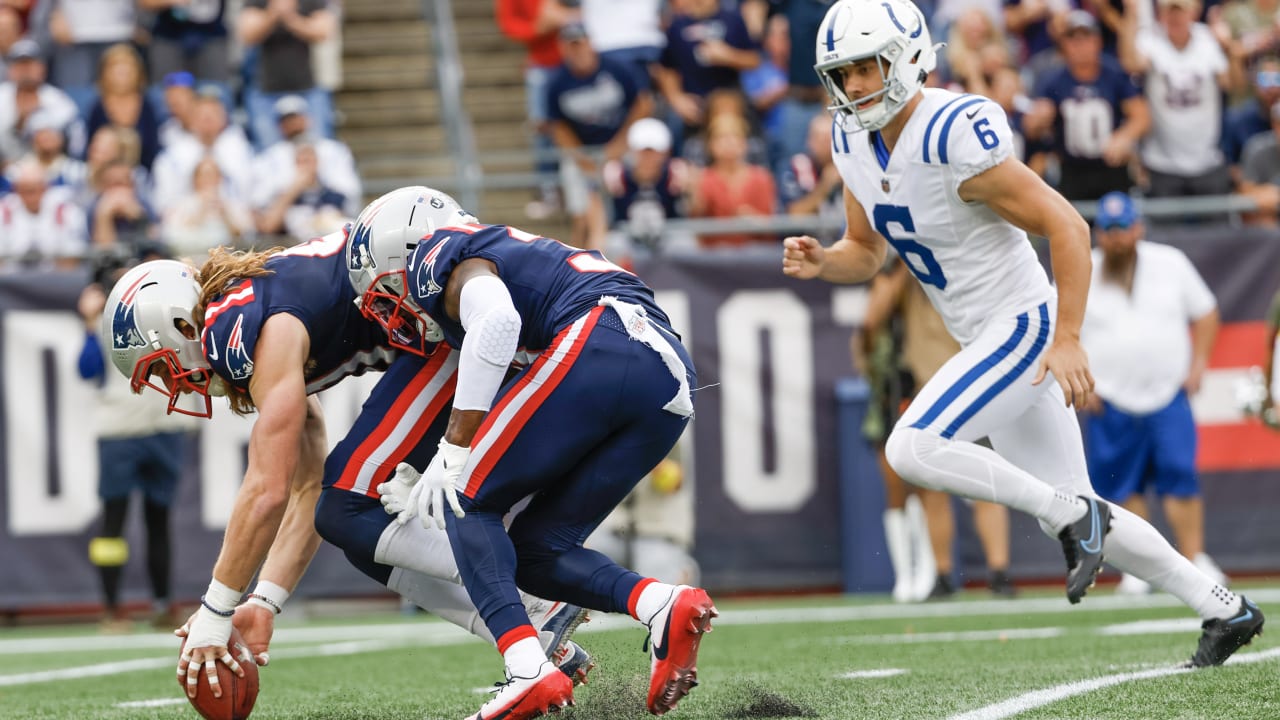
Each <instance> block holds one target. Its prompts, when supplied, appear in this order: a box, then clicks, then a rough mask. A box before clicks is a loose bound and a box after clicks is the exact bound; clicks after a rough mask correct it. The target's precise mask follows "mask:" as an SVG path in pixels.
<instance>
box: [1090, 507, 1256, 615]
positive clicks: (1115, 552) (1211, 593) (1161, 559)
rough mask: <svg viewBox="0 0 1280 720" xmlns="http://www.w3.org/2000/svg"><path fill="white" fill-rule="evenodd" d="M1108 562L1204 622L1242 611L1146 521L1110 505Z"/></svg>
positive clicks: (1105, 546) (1233, 596)
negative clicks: (1161, 591) (1172, 599)
mask: <svg viewBox="0 0 1280 720" xmlns="http://www.w3.org/2000/svg"><path fill="white" fill-rule="evenodd" d="M1103 552H1104V553H1105V554H1106V556H1107V562H1109V563H1111V564H1112V565H1114V566H1116V567H1117V568H1119V569H1121V570H1123V571H1124V572H1127V573H1129V574H1130V575H1134V576H1136V577H1138V578H1141V579H1142V580H1146V581H1147V582H1149V583H1151V585H1152V586H1153V587H1157V588H1159V589H1161V590H1164V591H1166V592H1168V593H1170V594H1171V595H1173V596H1174V597H1176V598H1178V599H1179V600H1181V601H1182V602H1184V603H1186V604H1187V606H1188V607H1190V608H1191V609H1192V610H1194V611H1196V614H1197V615H1199V616H1200V617H1202V618H1204V619H1205V620H1213V619H1218V620H1222V619H1226V618H1229V617H1231V616H1232V615H1235V614H1236V613H1237V612H1239V611H1240V599H1239V598H1237V597H1236V594H1235V593H1233V592H1231V591H1230V590H1228V589H1226V588H1224V587H1222V586H1221V585H1219V584H1217V583H1216V582H1214V581H1213V579H1212V578H1210V577H1209V576H1208V575H1205V574H1204V573H1203V572H1201V571H1200V570H1199V569H1197V568H1196V566H1195V565H1194V564H1193V563H1192V562H1191V561H1190V560H1188V559H1187V558H1185V557H1183V556H1182V554H1181V553H1179V552H1178V551H1177V550H1174V549H1173V546H1172V545H1170V544H1169V541H1168V540H1166V539H1165V538H1164V536H1163V535H1161V534H1160V533H1159V532H1157V531H1156V529H1155V528H1154V527H1152V526H1151V524H1150V523H1148V522H1147V521H1146V520H1143V519H1142V518H1141V517H1138V516H1137V515H1134V514H1133V513H1131V512H1129V511H1128V510H1126V509H1124V508H1123V507H1121V506H1119V505H1115V504H1112V505H1111V532H1109V533H1107V537H1106V540H1105V541H1104V544H1103Z"/></svg>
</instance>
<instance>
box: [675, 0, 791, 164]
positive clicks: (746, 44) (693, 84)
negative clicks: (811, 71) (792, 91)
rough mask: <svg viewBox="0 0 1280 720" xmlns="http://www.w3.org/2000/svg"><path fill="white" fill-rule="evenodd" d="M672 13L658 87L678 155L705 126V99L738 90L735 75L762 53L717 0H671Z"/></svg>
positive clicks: (731, 12) (735, 16) (739, 19)
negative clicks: (667, 109)
mask: <svg viewBox="0 0 1280 720" xmlns="http://www.w3.org/2000/svg"><path fill="white" fill-rule="evenodd" d="M672 9H673V11H674V14H673V15H672V18H671V24H670V25H669V26H668V27H667V47H666V49H665V50H663V53H662V64H661V66H659V68H658V69H657V77H656V86H657V88H658V90H659V91H660V92H661V93H662V96H663V97H664V98H665V99H666V101H667V104H668V105H670V107H671V110H672V112H673V113H674V114H675V117H674V118H672V121H671V126H672V134H673V137H674V139H675V144H676V148H677V152H679V149H680V146H681V145H683V143H684V138H685V137H687V136H690V135H693V134H694V133H696V132H697V131H698V130H700V129H701V128H704V127H706V125H707V122H708V118H707V114H706V113H707V107H706V99H707V96H708V95H709V94H710V93H711V92H712V91H713V90H718V89H734V90H736V89H737V88H738V87H739V74H740V73H741V72H742V71H744V70H750V69H752V68H754V67H756V66H757V65H759V64H760V52H759V50H758V49H757V47H756V43H755V41H754V40H752V38H751V35H750V34H749V33H748V32H747V26H746V24H745V23H744V22H743V19H742V15H741V14H740V13H739V12H738V11H737V10H729V9H722V8H721V7H720V4H719V2H718V1H717V0H675V2H673V4H672ZM809 44H810V45H812V44H813V43H812V40H810V42H809ZM810 64H812V62H810Z"/></svg>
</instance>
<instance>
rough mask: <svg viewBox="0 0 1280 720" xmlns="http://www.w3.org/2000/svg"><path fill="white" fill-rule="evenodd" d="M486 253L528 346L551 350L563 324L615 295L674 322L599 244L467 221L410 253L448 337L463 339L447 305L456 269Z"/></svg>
mask: <svg viewBox="0 0 1280 720" xmlns="http://www.w3.org/2000/svg"><path fill="white" fill-rule="evenodd" d="M470 258H484V259H485V260H489V261H491V262H493V263H494V265H496V266H497V268H498V277H499V278H501V280H502V282H503V283H504V284H505V285H506V286H507V290H508V291H509V292H510V293H511V300H512V302H513V303H514V305H515V308H516V311H517V312H518V313H520V321H521V326H520V341H519V344H520V347H521V348H523V349H525V350H527V351H530V352H540V351H542V350H545V349H546V348H547V347H548V346H549V345H550V344H551V342H552V340H554V339H555V337H556V335H557V334H558V333H559V332H560V330H562V329H564V328H565V327H567V326H569V325H570V324H572V323H573V322H574V321H576V320H577V319H578V318H580V317H582V316H583V315H585V314H586V313H587V312H588V311H590V310H591V309H592V308H594V307H596V305H597V304H598V301H599V300H600V298H601V297H602V296H605V295H612V296H614V297H617V298H619V299H621V300H624V301H626V302H631V303H636V304H638V305H642V306H644V307H645V309H646V310H647V311H648V313H649V315H650V317H653V318H655V319H657V320H659V321H660V322H662V323H664V324H667V325H670V321H669V320H668V319H667V316H666V314H665V313H663V312H662V310H660V309H659V308H658V306H657V304H656V303H655V302H654V299H653V291H652V290H650V289H649V288H648V286H646V285H645V284H644V283H643V282H641V281H640V279H639V278H637V277H636V276H635V275H633V274H631V273H629V272H627V271H626V270H623V269H622V268H620V267H618V266H617V265H614V264H613V263H611V262H609V261H608V260H606V259H605V258H604V256H603V255H601V254H600V253H599V252H598V251H595V250H582V249H579V248H573V247H569V246H568V245H565V244H563V243H561V242H559V241H556V240H552V239H550V238H544V237H538V236H536V235H530V234H529V233H526V232H524V231H523V230H518V229H516V228H512V227H508V226H506V225H464V226H458V227H446V228H441V229H439V230H437V231H436V232H435V233H434V234H433V235H431V237H428V238H425V239H423V240H422V241H420V242H419V243H418V247H417V248H416V249H414V251H413V252H412V253H411V254H410V255H409V264H408V270H407V271H406V276H407V280H408V286H409V294H410V296H411V297H412V298H413V300H414V302H416V303H417V304H418V305H419V306H420V307H421V308H422V309H423V310H425V311H426V312H427V314H428V315H430V316H431V317H432V318H434V319H435V321H436V322H437V323H439V324H440V327H441V329H442V330H444V338H445V341H446V342H448V343H449V344H450V345H452V346H453V347H455V348H458V347H461V346H462V339H463V336H464V335H465V332H464V331H463V329H462V324H461V323H459V322H458V321H456V320H453V319H452V318H450V317H449V316H448V314H447V313H446V312H445V309H444V295H445V293H444V288H445V286H446V284H447V283H448V279H449V273H450V272H452V271H453V268H454V267H456V266H457V264H458V263H460V262H462V261H463V260H467V259H470Z"/></svg>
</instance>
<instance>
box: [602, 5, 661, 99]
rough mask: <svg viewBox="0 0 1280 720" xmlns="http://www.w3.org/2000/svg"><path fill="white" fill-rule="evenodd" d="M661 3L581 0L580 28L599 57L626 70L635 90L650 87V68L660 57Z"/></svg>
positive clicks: (651, 82)
mask: <svg viewBox="0 0 1280 720" xmlns="http://www.w3.org/2000/svg"><path fill="white" fill-rule="evenodd" d="M662 4H663V3H662V0H628V1H627V2H616V1H615V0H582V24H583V25H584V26H586V28H587V39H588V40H590V41H591V47H593V48H595V49H596V52H598V53H600V57H602V58H605V59H607V60H610V61H612V62H615V63H618V64H619V65H621V66H623V67H625V68H628V69H629V70H631V72H632V73H633V74H634V76H635V80H636V87H638V88H640V89H641V90H648V89H649V88H650V87H652V86H653V79H652V78H651V77H650V75H649V67H650V66H651V65H654V64H656V63H657V62H658V60H659V59H660V58H661V57H662V49H663V48H664V47H666V44H667V36H666V33H664V32H663V31H662V8H661V6H662Z"/></svg>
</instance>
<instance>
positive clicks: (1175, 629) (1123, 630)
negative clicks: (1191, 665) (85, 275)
mask: <svg viewBox="0 0 1280 720" xmlns="http://www.w3.org/2000/svg"><path fill="white" fill-rule="evenodd" d="M1199 629H1200V618H1173V619H1169V620H1137V621H1135V622H1127V623H1116V624H1115V625H1104V626H1102V627H1100V628H1098V630H1097V633H1098V634H1099V635H1160V634H1170V635H1171V634H1174V633H1183V632H1194V631H1196V630H1199Z"/></svg>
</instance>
